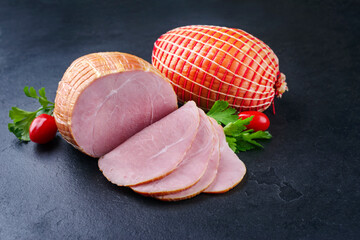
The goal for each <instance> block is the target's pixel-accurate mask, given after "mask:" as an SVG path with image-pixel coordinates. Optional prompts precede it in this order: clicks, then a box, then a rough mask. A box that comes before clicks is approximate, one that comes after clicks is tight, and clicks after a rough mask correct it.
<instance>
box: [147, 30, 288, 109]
mask: <svg viewBox="0 0 360 240" xmlns="http://www.w3.org/2000/svg"><path fill="white" fill-rule="evenodd" d="M152 64H153V65H154V66H155V67H156V68H157V69H159V70H160V71H161V72H162V73H163V74H164V75H165V76H166V77H167V78H169V79H170V81H171V83H172V85H173V86H174V90H175V92H176V94H177V96H178V99H179V101H181V102H184V101H189V100H194V101H195V102H196V103H197V105H198V106H200V107H201V108H203V109H205V110H209V109H210V108H211V106H212V105H213V104H214V102H215V101H216V100H225V101H228V102H229V104H230V106H231V107H233V108H236V109H237V110H239V111H244V110H257V111H263V110H265V109H267V108H268V107H269V106H270V105H271V103H272V102H273V99H274V97H275V96H276V95H277V96H279V97H280V96H281V95H282V94H283V93H284V92H285V91H286V90H287V85H286V82H285V75H284V74H282V73H280V70H279V60H278V58H277V57H276V55H275V53H274V52H273V51H272V50H271V48H270V47H269V46H267V45H266V44H265V43H264V42H262V41H261V40H259V39H258V38H256V37H254V36H252V35H251V34H249V33H247V32H245V31H243V30H240V29H235V28H226V27H216V26H200V25H199V26H185V27H179V28H176V29H173V30H171V31H169V32H167V33H165V34H163V35H162V36H160V38H159V39H158V40H157V41H156V42H155V44H154V49H153V54H152Z"/></svg>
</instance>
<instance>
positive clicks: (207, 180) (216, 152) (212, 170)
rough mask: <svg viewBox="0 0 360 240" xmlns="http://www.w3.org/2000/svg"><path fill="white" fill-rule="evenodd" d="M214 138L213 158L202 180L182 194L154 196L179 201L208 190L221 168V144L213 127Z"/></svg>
mask: <svg viewBox="0 0 360 240" xmlns="http://www.w3.org/2000/svg"><path fill="white" fill-rule="evenodd" d="M213 138H214V140H215V144H214V148H213V150H212V153H211V157H210V160H209V164H208V166H207V168H206V171H205V174H204V175H203V176H202V177H201V179H200V180H199V181H198V182H197V183H196V184H195V185H194V186H192V187H190V188H188V189H186V190H183V191H181V192H177V193H173V194H167V195H162V196H161V195H157V196H153V197H155V198H157V199H160V200H163V201H178V200H183V199H187V198H191V197H194V196H196V195H198V194H200V193H201V192H202V191H204V189H206V188H207V187H208V186H209V185H210V184H211V183H212V182H213V181H214V179H215V177H216V173H217V169H218V166H219V159H220V144H219V137H218V135H217V133H216V132H215V129H214V127H213Z"/></svg>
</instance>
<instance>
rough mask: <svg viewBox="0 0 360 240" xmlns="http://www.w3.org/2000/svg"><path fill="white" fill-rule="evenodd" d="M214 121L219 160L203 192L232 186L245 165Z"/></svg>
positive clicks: (240, 177) (213, 191)
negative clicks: (211, 178)
mask: <svg viewBox="0 0 360 240" xmlns="http://www.w3.org/2000/svg"><path fill="white" fill-rule="evenodd" d="M210 119H211V121H212V122H213V123H214V124H213V125H214V126H215V129H216V131H217V134H218V136H219V141H220V162H219V167H218V172H217V175H216V178H215V180H214V181H213V182H212V183H211V184H210V186H209V187H208V188H206V189H205V191H204V192H205V193H224V192H227V191H229V190H230V189H232V188H234V187H235V186H236V185H237V184H238V183H239V182H240V181H241V180H242V179H243V177H244V176H245V173H246V167H245V165H244V163H243V162H242V161H241V160H240V159H239V158H238V156H237V155H236V154H235V153H234V152H233V151H232V150H231V148H230V147H229V145H228V144H227V142H226V138H225V134H224V130H223V128H222V127H221V126H220V125H219V124H217V122H216V121H215V120H214V119H212V118H210Z"/></svg>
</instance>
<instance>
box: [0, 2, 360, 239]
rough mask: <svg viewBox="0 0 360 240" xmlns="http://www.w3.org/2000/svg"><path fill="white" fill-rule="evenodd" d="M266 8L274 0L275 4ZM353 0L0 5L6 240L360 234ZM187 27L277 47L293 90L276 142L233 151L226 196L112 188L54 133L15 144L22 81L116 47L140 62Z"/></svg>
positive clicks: (281, 105) (359, 88) (1, 222)
mask: <svg viewBox="0 0 360 240" xmlns="http://www.w3.org/2000/svg"><path fill="white" fill-rule="evenodd" d="M270 2H271V3H270ZM359 7H360V4H359V1H350V0H348V1H346V0H343V1H320V0H311V1H310V0H307V1H288V0H283V1H278V0H276V1H267V0H264V1H250V0H247V1H235V0H233V1H230V0H225V1H206V2H205V1H204V2H202V1H194V0H192V1H163V2H160V1H159V2H151V3H150V1H149V2H147V1H131V0H129V1H90V0H88V1H87V0H83V1H80V0H76V1H75V0H73V1H71V0H69V1H65V0H57V1H50V0H42V1H14V0H8V1H4V0H3V1H1V2H0V90H1V94H0V104H1V112H0V121H1V127H0V141H1V142H2V144H1V148H0V152H1V155H0V156H1V160H0V239H359V237H360V226H359V221H360V208H359V203H360V196H359V195H360V194H359V189H360V184H359V177H360V170H359V168H360V162H359V159H360V151H359V148H360V133H359V132H360V127H359V123H360V117H359V111H360V99H359V96H360V84H359V81H360V79H359V75H360V47H359V46H360V45H359V37H360V35H359V29H360V21H359V15H360V11H359ZM188 24H209V25H221V26H228V27H236V28H241V29H244V30H245V31H248V32H250V33H252V34H254V35H255V36H257V37H258V38H260V39H262V40H263V41H265V42H266V43H267V44H268V45H270V47H272V48H273V50H274V51H275V53H276V54H277V56H278V57H279V59H280V69H281V71H282V72H284V73H285V74H286V76H287V79H288V85H289V88H290V91H289V92H287V93H286V94H284V97H283V98H282V99H281V100H278V101H276V111H277V114H276V115H275V116H273V115H272V114H271V112H270V111H267V112H266V113H267V114H268V115H269V117H270V120H271V127H270V132H271V133H272V134H273V136H274V137H273V139H272V140H271V141H269V142H266V143H265V149H264V150H261V151H252V152H246V153H242V154H240V155H239V156H240V158H241V159H242V160H243V161H244V162H245V164H246V165H247V168H248V175H247V178H246V180H245V181H244V182H243V184H241V186H238V187H236V188H235V189H233V190H232V191H230V192H229V193H226V194H222V195H217V196H212V195H205V194H203V195H200V196H198V197H196V198H193V199H191V200H187V201H181V202H177V203H163V202H160V201H157V200H153V199H150V198H145V197H142V196H139V195H137V194H135V193H133V192H132V191H130V190H128V189H125V188H119V187H115V186H113V185H112V184H110V183H109V182H107V181H106V179H105V178H104V177H103V176H102V174H101V172H100V171H99V170H98V167H97V161H96V160H95V159H91V158H89V157H87V156H85V155H83V154H81V153H80V152H78V151H77V150H75V149H73V148H72V147H71V146H70V145H68V144H67V143H66V142H65V141H64V140H62V139H61V137H60V136H57V138H56V139H55V140H54V141H53V142H51V143H50V144H47V145H43V146H40V145H36V144H34V143H27V144H26V143H21V142H19V141H17V139H16V138H15V137H14V136H13V135H12V134H10V133H9V132H8V130H7V123H8V122H9V118H8V110H9V109H10V107H11V106H18V107H21V108H24V109H28V110H31V109H34V107H35V105H34V104H35V102H34V101H32V100H31V99H28V98H26V97H25V95H23V93H22V88H23V87H24V86H25V85H31V86H34V87H36V88H37V89H38V88H40V87H45V88H46V89H47V94H48V96H49V97H50V98H51V99H54V97H55V93H56V88H57V83H58V81H59V80H60V79H61V77H62V74H63V73H64V71H65V70H66V68H67V67H68V66H69V64H70V63H71V62H72V61H73V60H74V59H76V58H77V57H79V56H82V55H84V54H87V53H91V52H98V51H123V52H128V53H132V54H135V55H138V56H140V57H142V58H144V59H146V60H148V61H150V59H151V51H152V46H153V43H154V41H155V40H156V39H157V37H159V36H160V35H161V34H162V33H165V32H166V31H168V30H170V29H172V28H175V27H178V26H181V25H188Z"/></svg>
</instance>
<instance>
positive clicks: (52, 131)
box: [29, 114, 57, 144]
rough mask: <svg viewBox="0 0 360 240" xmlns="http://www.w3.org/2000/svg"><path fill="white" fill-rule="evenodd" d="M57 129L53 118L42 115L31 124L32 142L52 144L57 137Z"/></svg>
mask: <svg viewBox="0 0 360 240" xmlns="http://www.w3.org/2000/svg"><path fill="white" fill-rule="evenodd" d="M56 131H57V127H56V123H55V119H54V117H53V116H50V115H48V114H40V115H39V116H37V117H36V118H35V119H34V120H33V121H32V123H31V124H30V128H29V134H30V140H31V141H33V142H36V143H40V144H44V143H47V142H50V141H51V140H52V139H53V138H54V137H55V135H56Z"/></svg>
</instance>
